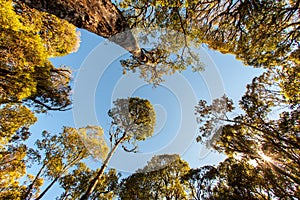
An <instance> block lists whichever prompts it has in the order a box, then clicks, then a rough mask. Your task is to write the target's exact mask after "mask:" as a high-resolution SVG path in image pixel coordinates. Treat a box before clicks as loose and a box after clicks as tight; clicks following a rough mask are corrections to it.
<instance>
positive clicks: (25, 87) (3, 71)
mask: <svg viewBox="0 0 300 200" xmlns="http://www.w3.org/2000/svg"><path fill="white" fill-rule="evenodd" d="M0 3H1V13H0V14H1V30H0V34H1V38H2V39H1V41H0V42H1V43H0V45H1V48H0V51H1V57H0V80H1V81H0V103H1V104H6V103H25V104H26V105H31V106H32V107H35V108H37V109H38V111H46V110H64V109H66V108H67V107H68V106H69V105H70V103H71V101H70V86H69V82H70V70H68V69H67V68H55V67H54V66H53V65H52V64H51V63H50V61H48V58H50V57H53V56H62V55H66V54H68V53H70V52H73V51H75V50H76V49H77V47H78V42H79V40H78V35H77V34H76V30H75V27H74V26H72V25H70V24H68V23H66V22H64V21H61V20H59V19H58V18H56V17H54V16H53V15H50V14H47V13H41V12H38V11H36V10H33V9H30V8H28V7H26V6H25V5H23V4H20V3H18V2H17V3H13V2H12V1H9V0H1V2H0Z"/></svg>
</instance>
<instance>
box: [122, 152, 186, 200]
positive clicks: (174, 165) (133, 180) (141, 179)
mask: <svg viewBox="0 0 300 200" xmlns="http://www.w3.org/2000/svg"><path fill="white" fill-rule="evenodd" d="M189 169H190V168H189V165H188V163H187V162H185V161H183V160H181V159H180V157H179V155H158V156H154V157H153V158H152V159H151V161H150V162H148V164H147V165H146V166H145V167H144V168H143V169H139V170H137V171H136V173H134V174H132V175H130V176H129V177H127V178H125V179H123V180H122V181H121V183H120V193H119V197H120V199H188V196H189V194H187V184H186V182H185V181H183V180H182V177H183V176H184V175H185V174H186V173H188V171H189Z"/></svg>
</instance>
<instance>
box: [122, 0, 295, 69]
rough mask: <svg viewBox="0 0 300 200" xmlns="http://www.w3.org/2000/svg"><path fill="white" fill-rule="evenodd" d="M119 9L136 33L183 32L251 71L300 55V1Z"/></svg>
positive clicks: (126, 5)
mask: <svg viewBox="0 0 300 200" xmlns="http://www.w3.org/2000/svg"><path fill="white" fill-rule="evenodd" d="M119 6H120V7H121V8H122V11H123V13H124V15H125V17H126V19H127V21H128V23H129V25H130V27H131V28H133V27H143V28H150V27H155V26H158V27H164V28H168V29H172V30H175V31H178V32H182V33H184V34H185V35H186V36H189V37H191V38H195V37H196V38H195V40H194V41H195V42H199V43H205V44H207V45H208V46H209V47H210V48H212V49H215V50H218V51H221V52H222V53H231V54H234V55H236V56H237V58H238V59H241V60H242V61H243V62H244V63H245V64H247V65H252V66H256V67H258V66H263V67H271V66H276V65H278V63H281V62H284V61H285V60H286V58H287V57H288V56H289V55H290V54H292V53H294V52H297V51H298V49H299V23H300V22H299V16H298V14H297V13H298V9H299V2H298V1H276V2H274V1H271V0H267V1H256V0H248V1H242V0H238V1H233V0H230V1H225V0H221V1H220V0H212V1H193V0H188V1H164V0H162V1H153V0H143V1H134V0H124V1H121V2H120V3H119Z"/></svg>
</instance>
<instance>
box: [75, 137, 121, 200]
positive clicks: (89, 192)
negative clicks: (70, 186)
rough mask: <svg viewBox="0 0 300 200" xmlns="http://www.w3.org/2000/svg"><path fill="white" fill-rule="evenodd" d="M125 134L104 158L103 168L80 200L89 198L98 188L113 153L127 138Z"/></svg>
mask: <svg viewBox="0 0 300 200" xmlns="http://www.w3.org/2000/svg"><path fill="white" fill-rule="evenodd" d="M125 135H126V134H124V135H123V136H122V137H121V138H120V140H118V142H117V143H116V144H115V145H114V146H113V148H112V149H111V150H110V152H109V153H108V155H107V157H106V159H105V160H104V162H103V164H102V166H101V168H100V169H99V171H98V173H97V175H96V176H95V178H94V179H93V180H92V181H91V182H90V183H89V186H88V189H87V191H86V192H85V194H84V195H82V197H81V198H80V200H88V198H89V197H90V196H91V194H92V193H93V191H94V189H95V188H96V186H97V184H98V182H99V180H100V178H101V177H102V176H103V174H104V171H105V169H106V167H107V164H108V163H109V160H110V159H111V157H112V155H113V154H114V153H115V151H116V150H117V148H118V146H119V144H121V143H122V142H123V140H124V138H125Z"/></svg>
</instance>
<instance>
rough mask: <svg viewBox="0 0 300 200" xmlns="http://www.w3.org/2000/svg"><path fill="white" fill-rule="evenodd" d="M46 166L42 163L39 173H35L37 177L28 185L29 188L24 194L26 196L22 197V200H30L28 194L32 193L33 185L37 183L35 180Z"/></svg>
mask: <svg viewBox="0 0 300 200" xmlns="http://www.w3.org/2000/svg"><path fill="white" fill-rule="evenodd" d="M46 165H47V164H46V163H44V164H43V166H42V167H41V168H40V170H39V172H38V173H37V175H36V176H35V177H34V180H33V181H32V183H31V184H30V185H29V187H28V189H27V192H26V194H25V196H24V199H30V198H31V197H30V193H31V191H32V189H33V187H34V184H35V182H36V181H37V179H38V178H39V177H40V175H41V173H42V171H43V170H44V168H45V167H46Z"/></svg>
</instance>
